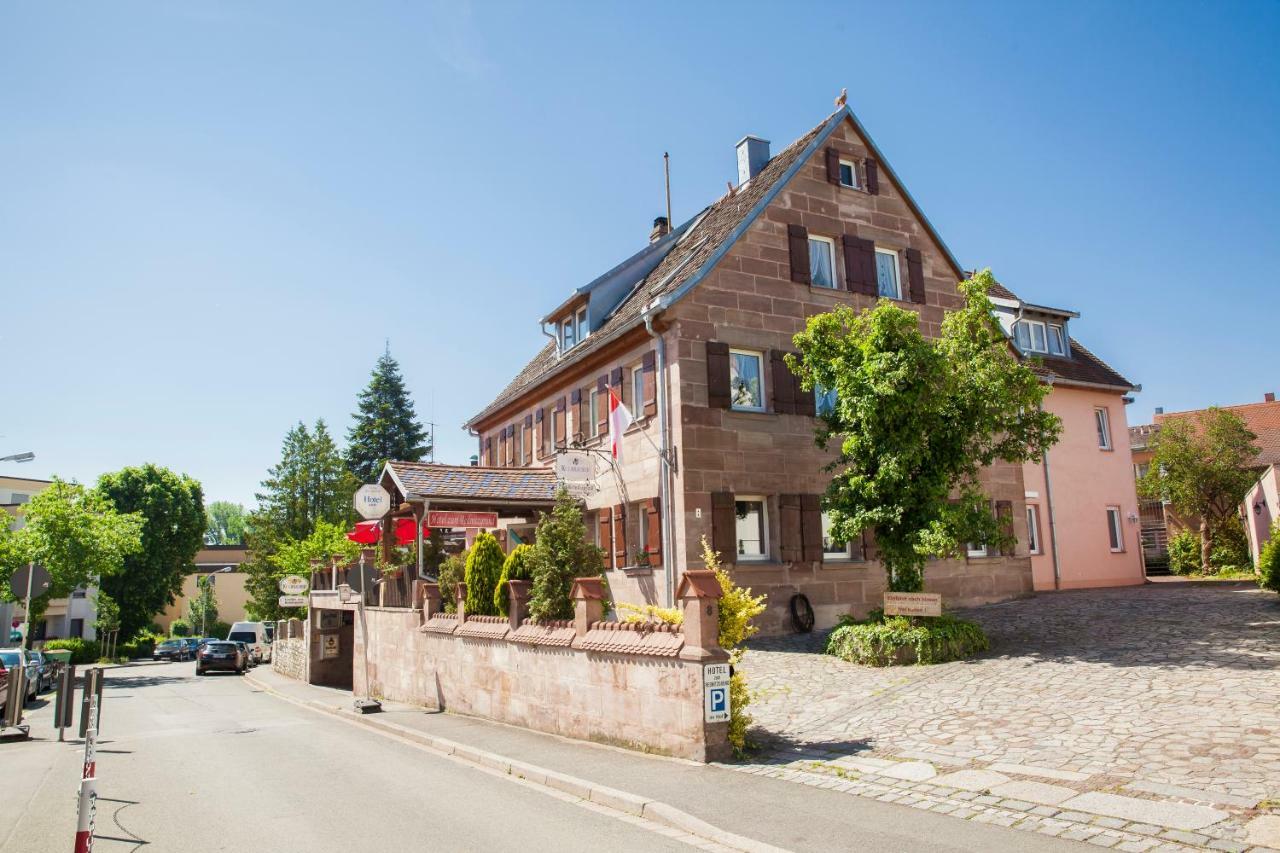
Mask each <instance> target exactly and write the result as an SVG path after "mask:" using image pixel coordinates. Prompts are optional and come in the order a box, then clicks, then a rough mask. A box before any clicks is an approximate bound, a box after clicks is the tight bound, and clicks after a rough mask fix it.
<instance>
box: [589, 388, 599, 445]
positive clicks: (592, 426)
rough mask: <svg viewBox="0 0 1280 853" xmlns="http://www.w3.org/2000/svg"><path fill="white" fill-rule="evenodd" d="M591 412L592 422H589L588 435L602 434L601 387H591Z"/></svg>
mask: <svg viewBox="0 0 1280 853" xmlns="http://www.w3.org/2000/svg"><path fill="white" fill-rule="evenodd" d="M588 408H589V410H590V412H591V423H589V424H587V435H589V436H590V437H591V438H595V437H596V436H598V435H600V389H599V388H592V389H591V403H590V406H589V407H588Z"/></svg>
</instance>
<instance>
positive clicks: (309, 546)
mask: <svg viewBox="0 0 1280 853" xmlns="http://www.w3.org/2000/svg"><path fill="white" fill-rule="evenodd" d="M359 555H360V546H359V545H357V544H356V543H355V542H352V541H351V540H350V539H348V538H347V535H346V527H345V526H343V525H339V524H334V523H332V522H329V521H324V520H323V519H322V520H320V521H317V522H316V526H315V530H314V531H312V533H311V534H310V535H309V536H306V537H304V538H302V539H284V540H282V541H280V542H277V543H276V550H275V552H274V553H272V554H271V555H270V556H268V557H266V558H265V559H263V560H261V561H260V562H258V561H255V562H254V563H253V564H252V566H250V564H245V573H246V577H245V583H244V586H245V590H246V591H247V592H248V593H249V599H250V605H249V607H250V609H251V610H252V611H253V614H254V616H255V617H257V618H258V619H262V620H264V621H275V620H277V619H301V618H303V616H304V614H305V613H306V611H305V609H304V608H301V607H287V608H282V607H281V606H280V579H281V578H283V577H284V576H285V575H302V576H303V577H304V578H309V577H311V560H312V559H320V560H323V561H324V563H325V565H326V566H327V565H329V561H330V558H331V557H335V556H336V557H338V558H339V561H340V562H342V563H348V562H350V561H352V560H354V559H356V558H357V557H358V556H359Z"/></svg>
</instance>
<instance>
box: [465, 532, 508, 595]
mask: <svg viewBox="0 0 1280 853" xmlns="http://www.w3.org/2000/svg"><path fill="white" fill-rule="evenodd" d="M505 561H506V555H504V554H503V553H502V546H501V545H499V544H498V538H497V537H496V536H494V535H493V534H492V533H490V532H489V531H487V530H482V531H480V533H479V535H477V536H476V541H475V544H474V545H472V546H471V551H470V553H468V554H467V570H466V571H467V573H466V579H467V580H466V583H467V615H468V616H497V615H498V608H497V606H496V605H495V604H494V601H493V592H494V590H495V589H496V588H497V586H498V578H499V577H501V575H502V564H503V563H504V562H505Z"/></svg>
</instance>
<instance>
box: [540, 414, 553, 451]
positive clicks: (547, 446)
mask: <svg viewBox="0 0 1280 853" xmlns="http://www.w3.org/2000/svg"><path fill="white" fill-rule="evenodd" d="M550 415H551V413H550V411H549V410H547V409H543V415H542V423H540V424H538V428H539V429H540V430H542V455H543V456H550V455H551V436H552V435H553V434H554V433H553V432H552V429H551V417H550Z"/></svg>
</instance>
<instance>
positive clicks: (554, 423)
mask: <svg viewBox="0 0 1280 853" xmlns="http://www.w3.org/2000/svg"><path fill="white" fill-rule="evenodd" d="M563 417H564V412H560V411H557V410H556V409H552V410H551V440H552V441H556V442H558V441H559V439H558V438H557V437H558V436H559V435H560V419H561V418H563ZM565 435H566V437H567V436H568V431H567V430H566V431H565Z"/></svg>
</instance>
